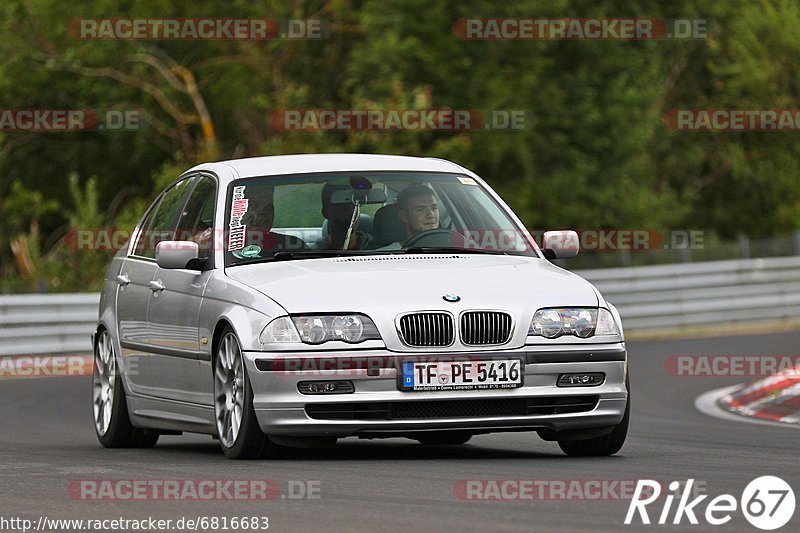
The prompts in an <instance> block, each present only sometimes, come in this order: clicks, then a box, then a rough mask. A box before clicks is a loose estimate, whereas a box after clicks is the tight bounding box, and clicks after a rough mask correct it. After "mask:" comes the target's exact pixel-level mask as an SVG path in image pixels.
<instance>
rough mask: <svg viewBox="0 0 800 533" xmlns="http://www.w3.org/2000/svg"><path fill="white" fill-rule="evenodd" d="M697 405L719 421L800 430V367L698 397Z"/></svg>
mask: <svg viewBox="0 0 800 533" xmlns="http://www.w3.org/2000/svg"><path fill="white" fill-rule="evenodd" d="M695 406H696V407H697V408H698V409H699V410H700V411H701V412H704V413H706V414H709V415H711V416H716V417H718V418H725V419H738V420H740V421H741V420H748V421H752V422H759V423H766V424H770V425H795V426H798V427H800V367H797V368H793V369H789V370H786V371H783V372H780V373H778V374H775V375H773V376H769V377H767V378H764V379H760V380H758V381H755V382H753V383H750V384H746V385H736V386H733V387H725V388H723V389H716V390H713V391H709V392H707V393H705V394H703V395H701V396H700V397H699V398H697V400H696V401H695ZM721 414H725V415H727V416H721ZM742 417H747V418H746V419H743V418H742Z"/></svg>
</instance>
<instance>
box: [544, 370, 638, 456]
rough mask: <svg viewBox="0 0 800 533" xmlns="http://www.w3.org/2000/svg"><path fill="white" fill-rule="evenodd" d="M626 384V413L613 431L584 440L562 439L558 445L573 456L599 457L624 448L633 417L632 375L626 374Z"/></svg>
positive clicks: (612, 453)
mask: <svg viewBox="0 0 800 533" xmlns="http://www.w3.org/2000/svg"><path fill="white" fill-rule="evenodd" d="M625 386H626V388H627V389H628V401H627V402H626V404H625V414H624V415H623V416H622V421H620V423H619V424H617V425H616V426H614V429H613V430H612V431H611V433H609V434H607V435H603V436H602V437H595V438H593V439H584V440H560V441H558V446H559V447H560V448H561V450H562V451H563V452H564V453H566V454H567V455H569V456H572V457H598V456H607V455H614V454H615V453H617V452H618V451H620V450H621V449H622V445H623V444H625V438H626V437H627V436H628V424H629V423H630V419H631V385H630V377H629V376H626V378H625Z"/></svg>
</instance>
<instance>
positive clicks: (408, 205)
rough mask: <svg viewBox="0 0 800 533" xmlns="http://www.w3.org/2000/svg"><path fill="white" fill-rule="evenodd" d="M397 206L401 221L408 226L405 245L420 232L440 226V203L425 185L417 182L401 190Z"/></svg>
mask: <svg viewBox="0 0 800 533" xmlns="http://www.w3.org/2000/svg"><path fill="white" fill-rule="evenodd" d="M397 207H398V211H397V214H398V216H399V217H400V222H402V223H403V226H405V228H406V238H405V241H403V244H404V245H405V243H407V242H408V241H409V240H410V239H411V238H412V237H414V236H415V235H417V234H418V233H421V232H423V231H430V230H433V229H438V228H439V205H438V204H437V203H436V198H435V197H434V196H433V191H432V190H431V189H429V188H428V187H426V186H425V185H422V184H419V183H417V184H414V185H409V186H408V187H406V188H405V189H403V190H402V191H400V194H398V195H397Z"/></svg>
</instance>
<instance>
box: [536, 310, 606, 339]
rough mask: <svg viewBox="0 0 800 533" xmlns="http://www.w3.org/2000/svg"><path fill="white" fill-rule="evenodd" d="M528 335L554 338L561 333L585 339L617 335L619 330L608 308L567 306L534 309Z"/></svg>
mask: <svg viewBox="0 0 800 533" xmlns="http://www.w3.org/2000/svg"><path fill="white" fill-rule="evenodd" d="M528 335H538V336H542V337H545V338H547V339H555V338H556V337H560V336H561V335H575V336H576V337H580V338H581V339H586V338H588V337H591V336H593V335H619V330H618V329H617V324H616V322H614V317H613V316H611V312H610V311H609V310H608V309H603V308H599V309H598V308H596V307H569V308H562V309H539V310H538V311H536V313H534V315H533V320H531V326H530V328H529V330H528Z"/></svg>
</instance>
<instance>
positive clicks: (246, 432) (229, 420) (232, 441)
mask: <svg viewBox="0 0 800 533" xmlns="http://www.w3.org/2000/svg"><path fill="white" fill-rule="evenodd" d="M214 419H215V420H216V423H217V435H218V437H219V444H220V447H221V448H222V453H224V454H225V456H226V457H228V458H229V459H258V458H260V457H268V456H270V455H272V454H273V453H274V452H275V450H276V449H277V446H276V445H275V444H273V443H272V442H271V441H270V440H269V439H268V438H267V436H266V435H264V433H263V432H262V431H261V427H260V426H259V425H258V419H257V418H256V413H255V409H253V390H252V387H251V385H250V378H249V377H248V375H247V367H246V365H245V364H244V356H243V355H242V349H241V347H240V345H239V339H238V338H237V337H236V334H235V333H234V332H233V330H232V329H231V328H230V327H229V326H226V327H225V329H224V330H223V331H222V334H221V335H220V340H219V344H218V346H217V351H216V356H215V359H214Z"/></svg>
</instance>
